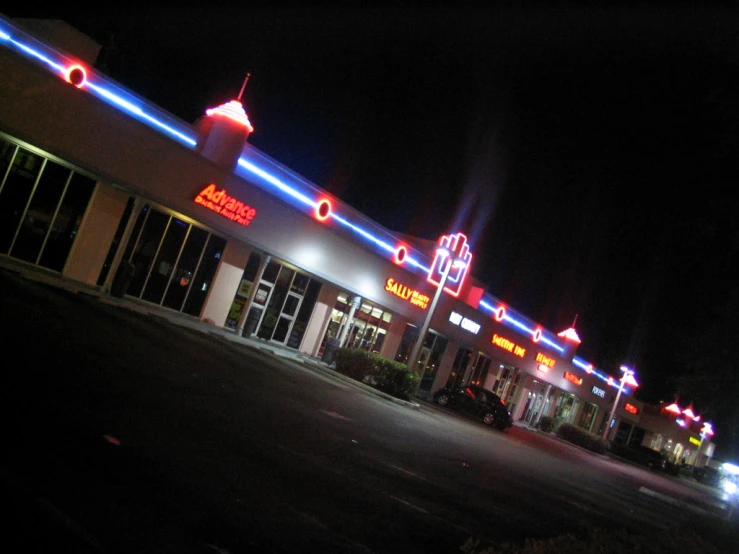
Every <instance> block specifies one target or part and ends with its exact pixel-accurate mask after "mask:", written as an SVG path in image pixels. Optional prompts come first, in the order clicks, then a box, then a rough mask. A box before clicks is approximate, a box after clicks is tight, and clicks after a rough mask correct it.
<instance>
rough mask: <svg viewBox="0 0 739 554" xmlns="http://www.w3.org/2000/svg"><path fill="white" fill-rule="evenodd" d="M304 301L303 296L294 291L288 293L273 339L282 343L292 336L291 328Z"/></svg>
mask: <svg viewBox="0 0 739 554" xmlns="http://www.w3.org/2000/svg"><path fill="white" fill-rule="evenodd" d="M302 301H303V297H302V296H298V295H297V294H295V293H293V292H288V293H287V298H285V303H284V304H283V305H282V313H281V314H280V318H279V319H278V321H277V325H276V326H275V330H274V333H273V334H272V340H273V341H276V342H279V343H282V344H285V343H286V342H287V339H288V337H289V336H290V330H291V329H292V326H293V323H294V322H295V316H296V314H297V313H298V310H299V309H300V304H301V302H302Z"/></svg>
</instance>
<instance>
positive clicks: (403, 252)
mask: <svg viewBox="0 0 739 554" xmlns="http://www.w3.org/2000/svg"><path fill="white" fill-rule="evenodd" d="M407 255H408V249H407V248H406V247H405V246H403V245H402V244H401V245H400V246H398V247H397V248H396V249H395V263H396V264H402V263H403V262H404V261H405V258H406V256H407Z"/></svg>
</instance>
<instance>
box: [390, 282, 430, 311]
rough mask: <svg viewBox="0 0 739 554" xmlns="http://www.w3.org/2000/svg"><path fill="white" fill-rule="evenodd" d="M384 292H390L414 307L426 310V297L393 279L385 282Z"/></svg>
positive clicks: (427, 298) (427, 301)
mask: <svg viewBox="0 0 739 554" xmlns="http://www.w3.org/2000/svg"><path fill="white" fill-rule="evenodd" d="M385 290H386V291H388V292H392V293H393V294H394V295H395V296H397V297H398V298H402V299H403V300H407V301H408V302H410V303H411V304H413V305H414V306H418V307H419V308H421V309H422V310H425V309H426V308H428V305H429V297H428V296H426V295H425V294H422V293H420V292H418V291H417V290H413V289H412V288H410V287H407V286H405V285H403V284H401V283H398V282H397V281H396V280H395V279H388V280H387V281H385Z"/></svg>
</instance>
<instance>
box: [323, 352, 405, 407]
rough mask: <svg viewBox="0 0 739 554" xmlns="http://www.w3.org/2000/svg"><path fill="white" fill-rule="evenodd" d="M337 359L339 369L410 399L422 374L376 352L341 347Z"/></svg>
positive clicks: (395, 394)
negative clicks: (419, 374)
mask: <svg viewBox="0 0 739 554" xmlns="http://www.w3.org/2000/svg"><path fill="white" fill-rule="evenodd" d="M334 360H336V371H338V372H339V373H341V374H343V375H346V376H347V377H351V378H352V379H354V380H356V381H361V382H363V383H367V384H369V385H371V386H373V387H375V388H377V389H378V390H381V391H383V392H386V393H387V394H389V395H391V396H394V397H396V398H400V399H402V400H409V399H410V398H411V397H412V396H413V393H414V392H415V390H416V386H417V385H418V380H419V376H418V374H417V373H414V372H412V371H408V366H406V365H405V364H402V363H400V362H396V361H393V360H388V359H386V358H383V357H382V356H380V355H379V354H376V353H374V352H367V351H366V350H353V349H350V348H337V349H336V351H335V352H334Z"/></svg>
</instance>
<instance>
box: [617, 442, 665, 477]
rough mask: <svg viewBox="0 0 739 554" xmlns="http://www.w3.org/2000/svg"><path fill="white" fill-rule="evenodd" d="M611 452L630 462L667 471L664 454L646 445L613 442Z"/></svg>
mask: <svg viewBox="0 0 739 554" xmlns="http://www.w3.org/2000/svg"><path fill="white" fill-rule="evenodd" d="M609 451H610V453H611V454H613V455H614V456H616V457H618V458H623V459H624V460H628V461H630V462H634V463H637V464H639V465H643V466H646V467H648V468H649V469H653V470H655V471H666V469H667V458H666V456H665V455H664V454H662V453H661V452H659V451H658V450H654V449H653V448H649V447H648V446H644V445H638V446H637V445H630V444H612V445H611V447H610V448H609Z"/></svg>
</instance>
